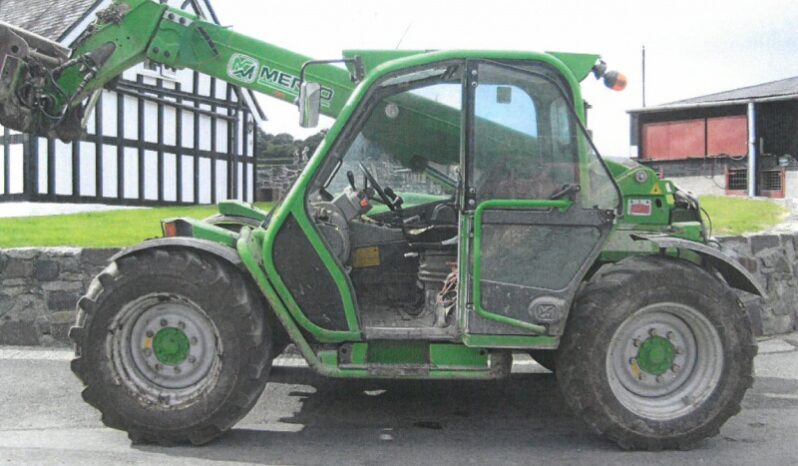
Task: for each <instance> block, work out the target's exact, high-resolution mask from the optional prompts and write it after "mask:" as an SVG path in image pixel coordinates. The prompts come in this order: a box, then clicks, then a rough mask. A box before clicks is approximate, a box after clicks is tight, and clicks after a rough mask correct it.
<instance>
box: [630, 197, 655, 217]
mask: <svg viewBox="0 0 798 466" xmlns="http://www.w3.org/2000/svg"><path fill="white" fill-rule="evenodd" d="M629 215H641V216H648V215H651V199H629Z"/></svg>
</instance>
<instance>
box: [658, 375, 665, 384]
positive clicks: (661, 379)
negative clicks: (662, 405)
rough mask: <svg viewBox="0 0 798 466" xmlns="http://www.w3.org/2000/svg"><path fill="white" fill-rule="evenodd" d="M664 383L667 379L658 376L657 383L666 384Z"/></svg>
mask: <svg viewBox="0 0 798 466" xmlns="http://www.w3.org/2000/svg"><path fill="white" fill-rule="evenodd" d="M664 381H665V377H663V376H661V375H658V376H657V383H662V382H664Z"/></svg>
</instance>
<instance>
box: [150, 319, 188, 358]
mask: <svg viewBox="0 0 798 466" xmlns="http://www.w3.org/2000/svg"><path fill="white" fill-rule="evenodd" d="M189 346H190V344H189V339H188V336H186V334H185V333H183V331H182V330H180V329H179V328H175V327H168V328H164V329H161V330H160V331H159V332H158V333H157V334H156V335H155V338H154V339H153V341H152V350H153V352H154V353H155V357H156V358H157V359H158V361H160V362H161V363H163V364H166V365H168V366H179V365H180V364H182V363H183V362H184V361H185V360H186V359H188V352H189Z"/></svg>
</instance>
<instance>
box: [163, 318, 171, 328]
mask: <svg viewBox="0 0 798 466" xmlns="http://www.w3.org/2000/svg"><path fill="white" fill-rule="evenodd" d="M167 325H169V322H167V321H166V319H161V327H166V326H167Z"/></svg>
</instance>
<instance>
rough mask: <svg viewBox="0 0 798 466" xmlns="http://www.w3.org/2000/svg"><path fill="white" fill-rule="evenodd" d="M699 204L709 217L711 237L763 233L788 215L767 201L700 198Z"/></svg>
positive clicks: (738, 198) (781, 208) (716, 197)
mask: <svg viewBox="0 0 798 466" xmlns="http://www.w3.org/2000/svg"><path fill="white" fill-rule="evenodd" d="M700 203H701V207H703V208H704V209H706V211H707V212H708V213H709V215H710V217H711V218H712V234H713V235H716V236H733V235H740V234H743V233H754V232H757V231H763V230H767V229H768V228H770V227H772V226H774V225H776V224H778V223H779V222H781V221H783V220H784V219H785V218H786V217H787V216H788V215H789V212H788V211H787V209H785V208H784V207H782V206H780V205H778V204H776V203H774V202H771V201H767V200H759V199H746V198H742V197H724V196H701V198H700Z"/></svg>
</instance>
